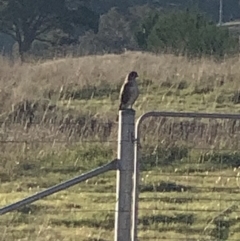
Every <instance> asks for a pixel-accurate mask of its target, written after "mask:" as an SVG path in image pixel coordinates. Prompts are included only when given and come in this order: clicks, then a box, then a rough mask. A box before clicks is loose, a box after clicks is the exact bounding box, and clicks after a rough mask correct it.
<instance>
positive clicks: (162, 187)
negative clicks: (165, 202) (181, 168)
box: [140, 181, 192, 192]
mask: <svg viewBox="0 0 240 241" xmlns="http://www.w3.org/2000/svg"><path fill="white" fill-rule="evenodd" d="M191 189H192V187H190V186H184V185H181V184H176V183H174V182H164V181H162V182H158V183H152V184H147V185H142V186H141V187H140V191H141V192H186V191H190V190H191Z"/></svg>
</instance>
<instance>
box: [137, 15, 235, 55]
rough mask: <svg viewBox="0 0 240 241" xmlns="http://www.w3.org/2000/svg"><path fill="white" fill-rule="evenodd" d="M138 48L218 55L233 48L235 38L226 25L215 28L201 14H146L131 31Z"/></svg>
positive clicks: (232, 51)
mask: <svg viewBox="0 0 240 241" xmlns="http://www.w3.org/2000/svg"><path fill="white" fill-rule="evenodd" d="M135 37H136V40H137V42H138V44H139V46H140V47H141V48H143V49H144V50H150V51H153V52H159V51H160V52H162V51H168V52H173V53H175V54H180V53H186V54H187V55H188V56H201V55H214V56H218V57H222V56H224V55H225V54H232V53H234V52H235V51H236V50H237V43H238V42H237V38H235V37H234V36H233V35H231V34H230V33H229V31H228V30H227V28H223V27H222V28H219V27H217V26H216V24H215V23H213V22H212V21H210V20H208V18H207V17H205V16H204V15H203V14H200V13H198V12H195V11H194V12H190V11H177V12H170V13H167V14H163V15H160V14H159V13H154V14H150V15H149V16H148V17H146V19H145V20H144V21H143V23H142V24H141V25H140V28H139V30H138V31H137V32H136V34H135Z"/></svg>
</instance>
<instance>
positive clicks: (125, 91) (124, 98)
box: [120, 83, 131, 105]
mask: <svg viewBox="0 0 240 241" xmlns="http://www.w3.org/2000/svg"><path fill="white" fill-rule="evenodd" d="M120 96H121V97H120V98H121V104H124V105H125V104H127V103H128V101H129V100H130V98H131V85H130V83H126V84H124V85H123V87H122V90H121V93H120Z"/></svg>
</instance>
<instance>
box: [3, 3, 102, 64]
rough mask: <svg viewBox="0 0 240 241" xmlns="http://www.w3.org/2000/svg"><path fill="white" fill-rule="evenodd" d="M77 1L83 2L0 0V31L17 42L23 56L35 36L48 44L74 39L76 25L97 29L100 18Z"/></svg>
mask: <svg viewBox="0 0 240 241" xmlns="http://www.w3.org/2000/svg"><path fill="white" fill-rule="evenodd" d="M78 2H81V3H82V4H81V5H80V6H78V7H77V8H74V9H70V8H68V7H67V4H66V1H65V0H0V32H2V33H5V34H7V35H9V36H11V37H12V38H13V39H14V40H15V41H16V42H17V43H18V46H19V54H20V56H21V59H22V60H23V57H24V54H25V53H26V52H28V51H29V50H30V48H31V46H32V43H33V41H34V40H38V41H43V42H49V43H51V44H62V43H64V42H67V41H70V42H72V41H76V40H77V37H76V36H74V34H75V31H74V30H75V27H76V26H84V28H85V29H94V30H95V31H96V30H97V28H98V19H99V16H98V15H97V14H96V13H94V12H93V11H92V10H90V9H89V8H87V7H86V6H85V5H84V2H85V1H84V0H79V1H78ZM63 33H64V34H65V36H64V38H63Z"/></svg>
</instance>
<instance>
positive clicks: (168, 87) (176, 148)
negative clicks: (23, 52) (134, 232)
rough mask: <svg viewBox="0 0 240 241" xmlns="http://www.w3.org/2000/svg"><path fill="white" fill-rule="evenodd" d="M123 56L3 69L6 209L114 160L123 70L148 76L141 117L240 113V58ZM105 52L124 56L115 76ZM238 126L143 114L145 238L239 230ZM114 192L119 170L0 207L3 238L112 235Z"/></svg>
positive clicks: (227, 235) (235, 235)
mask: <svg viewBox="0 0 240 241" xmlns="http://www.w3.org/2000/svg"><path fill="white" fill-rule="evenodd" d="M126 56H127V58H126ZM126 56H125V55H121V56H115V55H113V56H112V55H111V56H102V57H96V58H95V57H86V58H80V59H66V60H57V61H55V62H54V61H53V62H46V63H43V64H36V65H24V66H23V67H20V66H17V65H15V66H13V67H14V69H11V68H9V70H11V71H9V72H8V71H6V70H8V66H5V67H4V69H3V68H2V72H3V76H5V77H3V78H2V79H1V77H0V84H2V89H3V91H2V92H0V98H1V99H0V100H1V102H0V121H1V123H2V122H3V123H2V125H1V129H0V141H2V142H1V143H0V163H1V165H0V183H1V185H0V205H1V206H5V205H8V204H11V203H13V202H15V201H18V200H20V199H21V198H25V197H27V196H29V195H31V194H34V193H36V192H39V191H41V190H44V189H46V188H48V187H50V186H53V185H55V184H57V183H59V182H62V181H65V180H68V179H70V178H73V177H75V176H76V175H79V174H81V173H84V172H87V171H89V170H91V169H92V168H95V167H98V166H100V165H103V164H105V163H106V162H108V161H111V160H113V159H115V158H116V156H117V131H118V130H117V128H118V123H116V122H115V118H116V115H117V111H116V110H117V107H118V105H119V100H118V92H119V88H120V84H121V82H120V77H123V73H124V74H125V73H126V72H127V71H129V68H131V69H138V70H139V71H138V72H139V74H140V76H141V78H140V80H139V86H140V92H141V94H140V96H139V99H138V100H137V102H136V104H135V105H134V108H135V109H136V117H139V116H140V115H141V114H143V113H145V112H147V111H152V110H159V111H163V110H166V111H170V110H172V111H194V112H220V113H239V112H240V97H239V96H240V95H239V91H238V90H239V83H240V82H239V76H240V73H239V60H236V61H235V60H231V59H230V60H226V61H225V62H223V63H215V62H214V61H212V60H207V59H203V60H202V59H201V60H192V61H188V60H186V58H181V57H173V56H168V55H163V56H150V55H148V54H140V53H131V54H129V53H127V54H126ZM109 61H110V62H111V63H113V64H114V65H116V66H118V65H119V68H117V69H115V70H114V73H113V72H112V69H111V68H110V67H109V66H110V65H109ZM0 68H1V67H0ZM32 70H34V71H32ZM18 76H19V78H20V79H19V82H17V83H15V79H16V78H17V77H18ZM119 76H120V77H119ZM25 77H26V78H25ZM6 79H7V80H8V81H9V83H10V84H9V86H11V83H13V82H14V85H13V87H11V88H10V87H9V86H6V85H5V83H6ZM50 80H51V81H50ZM36 83H37V84H36ZM61 86H63V88H62V89H61ZM99 87H100V88H99ZM19 96H20V97H21V98H20V97H19ZM7 97H9V98H7ZM22 100H25V101H26V100H28V101H29V102H24V101H22ZM32 115H33V116H34V118H33V122H34V123H33V124H29V123H28V122H29V119H31V117H32ZM239 132H240V124H239V121H229V120H225V121H223V120H218V121H215V120H214V121H213V120H203V119H193V120H190V119H186V118H185V119H172V118H154V119H153V118H150V119H148V120H146V121H144V123H143V124H142V127H141V135H142V138H141V175H140V180H141V186H140V190H141V193H140V204H139V224H138V228H139V229H138V230H139V233H138V234H139V240H144V241H145V240H152V241H153V240H167V241H168V240H169V241H170V240H184V241H190V240H191V241H197V240H199V241H207V240H214V241H215V240H216V241H220V240H221V241H227V240H228V241H230V240H238V239H239V237H240V225H239V221H240V220H239V219H240V217H239V215H240V209H239V208H238V203H239V201H240V192H239V188H240V180H239V176H240V171H239V166H240V152H239V148H240V133H239ZM5 142H6V143H5ZM115 192H116V173H115V172H114V171H112V172H109V173H106V174H104V175H102V176H99V177H95V178H93V179H90V180H87V181H85V182H83V183H81V184H79V185H76V186H74V187H72V188H69V189H68V190H65V191H62V192H59V193H57V194H54V195H52V196H49V197H47V198H45V199H43V200H40V201H37V202H35V203H33V204H31V205H28V206H26V207H24V208H21V209H20V210H18V211H15V212H12V213H8V214H6V215H3V216H1V219H0V231H1V236H0V240H7V241H15V240H21V241H23V240H29V241H41V240H44V241H45V240H49V241H52V240H59V241H76V240H78V241H110V240H113V237H114V215H115V203H116V196H115Z"/></svg>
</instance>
